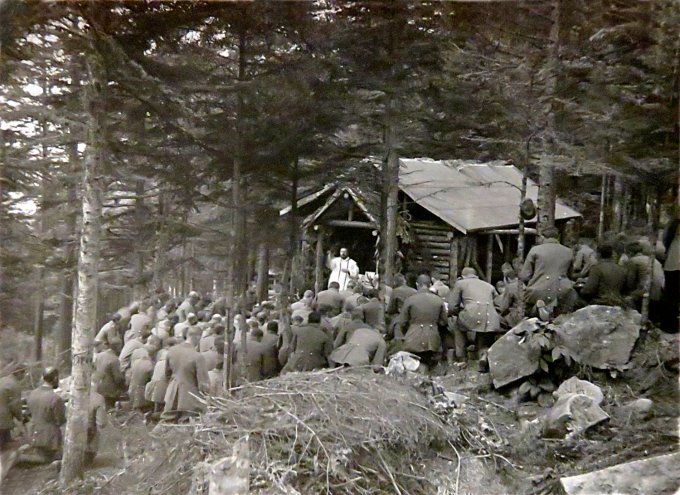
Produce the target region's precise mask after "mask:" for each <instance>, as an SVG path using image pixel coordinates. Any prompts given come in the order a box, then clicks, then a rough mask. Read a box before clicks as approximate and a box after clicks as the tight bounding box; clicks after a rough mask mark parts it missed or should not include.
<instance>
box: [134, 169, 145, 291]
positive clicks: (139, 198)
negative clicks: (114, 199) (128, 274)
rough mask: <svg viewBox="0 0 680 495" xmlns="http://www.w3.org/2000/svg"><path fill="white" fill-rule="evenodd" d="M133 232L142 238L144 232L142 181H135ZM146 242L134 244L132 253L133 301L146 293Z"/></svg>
mask: <svg viewBox="0 0 680 495" xmlns="http://www.w3.org/2000/svg"><path fill="white" fill-rule="evenodd" d="M134 216H135V230H136V232H137V235H138V237H142V234H143V232H144V224H145V223H146V222H145V216H146V214H145V212H144V180H141V179H140V180H136V181H135V212H134ZM146 244H147V243H146V242H136V243H135V246H136V249H135V251H134V267H135V268H134V285H133V289H132V298H133V299H134V300H135V301H140V300H141V299H142V297H143V296H144V292H145V291H146V286H145V283H144V250H145V249H146Z"/></svg>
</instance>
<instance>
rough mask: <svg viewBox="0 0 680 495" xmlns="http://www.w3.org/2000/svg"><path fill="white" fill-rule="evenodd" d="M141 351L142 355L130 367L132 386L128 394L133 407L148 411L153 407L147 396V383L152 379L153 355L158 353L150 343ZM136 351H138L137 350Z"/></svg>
mask: <svg viewBox="0 0 680 495" xmlns="http://www.w3.org/2000/svg"><path fill="white" fill-rule="evenodd" d="M142 350H143V351H146V352H140V357H139V358H138V359H136V360H135V361H134V363H132V366H131V367H130V386H129V388H128V396H129V397H130V405H131V406H132V409H136V410H138V411H142V412H146V411H147V410H148V409H150V408H151V406H152V403H151V402H150V401H148V400H147V399H146V397H145V394H144V392H145V389H146V385H147V384H148V383H149V382H150V381H151V376H152V375H153V370H154V364H153V361H152V360H151V356H152V355H153V354H155V353H156V349H155V348H154V347H153V346H152V345H151V344H149V343H147V344H145V345H144V347H143V348H142ZM135 352H136V351H135Z"/></svg>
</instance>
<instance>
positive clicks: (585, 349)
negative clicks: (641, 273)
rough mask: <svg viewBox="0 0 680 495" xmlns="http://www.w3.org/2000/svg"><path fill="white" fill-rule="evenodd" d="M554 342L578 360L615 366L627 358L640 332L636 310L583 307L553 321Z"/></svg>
mask: <svg viewBox="0 0 680 495" xmlns="http://www.w3.org/2000/svg"><path fill="white" fill-rule="evenodd" d="M555 327H556V331H555V333H556V335H555V340H556V345H559V346H562V347H564V348H566V349H567V350H568V351H569V353H570V355H571V357H572V358H573V359H574V360H575V361H576V362H578V363H580V364H584V365H587V366H591V367H593V368H598V369H619V368H623V367H625V365H626V364H627V363H628V361H630V354H631V351H632V350H633V346H634V345H635V342H636V341H637V339H638V337H639V335H640V313H638V312H637V311H635V310H624V309H621V308H618V307H613V306H599V305H593V306H586V307H585V308H582V309H579V310H578V311H575V312H573V313H571V314H569V315H564V316H561V317H559V318H558V319H557V320H555Z"/></svg>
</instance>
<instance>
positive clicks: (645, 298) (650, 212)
mask: <svg viewBox="0 0 680 495" xmlns="http://www.w3.org/2000/svg"><path fill="white" fill-rule="evenodd" d="M650 189H651V188H650ZM658 206H659V203H658V200H657V198H656V197H655V195H654V194H651V192H648V193H647V234H648V235H649V242H650V246H651V249H650V251H649V266H648V267H647V276H646V277H645V280H644V282H643V286H642V287H643V289H642V308H641V314H642V318H641V320H640V323H641V325H642V326H645V325H647V323H648V322H649V299H650V293H651V289H652V280H653V278H654V260H655V259H656V257H655V255H654V247H655V246H656V225H657V214H658V213H657V209H658Z"/></svg>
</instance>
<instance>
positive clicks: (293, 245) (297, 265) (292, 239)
mask: <svg viewBox="0 0 680 495" xmlns="http://www.w3.org/2000/svg"><path fill="white" fill-rule="evenodd" d="M298 160H299V158H298V157H297V156H296V157H295V159H294V160H293V162H292V165H291V174H290V214H289V215H288V252H289V253H290V257H291V265H290V270H289V277H288V278H289V279H290V282H289V287H288V289H289V293H290V294H294V293H295V290H296V289H297V287H296V280H295V277H296V276H298V275H299V274H298V270H299V269H301V268H302V267H303V266H304V265H303V263H302V260H301V259H300V258H301V252H300V248H299V245H298V244H299V243H298V238H299V233H298V229H299V226H298V182H299V180H300V176H299V174H300V169H299V161H298Z"/></svg>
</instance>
